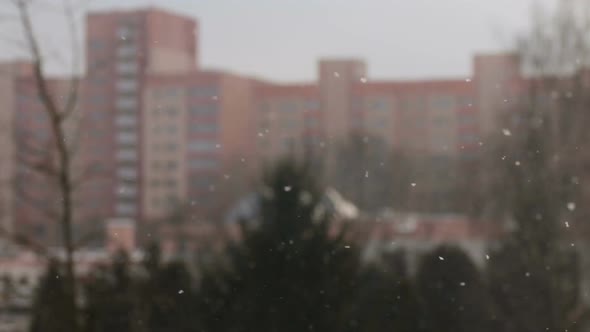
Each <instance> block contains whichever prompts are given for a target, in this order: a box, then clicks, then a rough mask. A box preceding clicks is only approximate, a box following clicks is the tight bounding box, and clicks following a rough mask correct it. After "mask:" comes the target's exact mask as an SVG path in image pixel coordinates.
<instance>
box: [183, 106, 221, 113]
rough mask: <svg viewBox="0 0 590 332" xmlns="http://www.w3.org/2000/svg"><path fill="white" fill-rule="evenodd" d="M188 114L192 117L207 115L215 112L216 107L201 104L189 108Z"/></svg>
mask: <svg viewBox="0 0 590 332" xmlns="http://www.w3.org/2000/svg"><path fill="white" fill-rule="evenodd" d="M189 112H190V113H191V114H192V115H208V114H214V113H216V112H217V105H214V104H203V105H194V106H191V108H190V110H189Z"/></svg>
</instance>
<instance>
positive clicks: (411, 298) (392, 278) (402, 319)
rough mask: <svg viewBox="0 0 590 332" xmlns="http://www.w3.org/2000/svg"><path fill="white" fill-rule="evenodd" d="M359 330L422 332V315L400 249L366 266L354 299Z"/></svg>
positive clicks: (365, 331) (367, 331)
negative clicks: (382, 259) (383, 259)
mask: <svg viewBox="0 0 590 332" xmlns="http://www.w3.org/2000/svg"><path fill="white" fill-rule="evenodd" d="M355 303H356V306H357V309H356V314H357V315H358V319H359V326H360V331H364V332H377V331H397V332H418V331H422V330H423V328H422V325H423V317H421V316H422V311H421V310H420V307H419V303H418V298H417V295H416V292H415V287H414V284H413V282H412V280H411V277H410V276H409V275H408V273H407V267H406V263H405V258H404V252H403V251H401V250H400V251H397V252H395V253H394V254H393V255H391V256H389V255H388V257H387V259H386V260H385V261H383V262H380V263H376V264H373V265H370V266H368V267H367V268H366V269H365V270H364V271H363V274H362V277H361V280H360V289H359V294H358V300H357V301H355Z"/></svg>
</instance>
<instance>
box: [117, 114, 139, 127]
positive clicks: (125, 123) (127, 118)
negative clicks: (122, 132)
mask: <svg viewBox="0 0 590 332" xmlns="http://www.w3.org/2000/svg"><path fill="white" fill-rule="evenodd" d="M115 123H116V124H117V126H121V127H132V126H135V125H136V124H137V119H136V118H135V116H133V115H126V114H123V115H118V116H117V119H116V120H115Z"/></svg>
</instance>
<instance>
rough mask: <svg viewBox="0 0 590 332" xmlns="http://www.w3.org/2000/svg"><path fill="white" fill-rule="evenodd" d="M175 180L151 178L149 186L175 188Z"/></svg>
mask: <svg viewBox="0 0 590 332" xmlns="http://www.w3.org/2000/svg"><path fill="white" fill-rule="evenodd" d="M176 185H177V181H176V180H175V179H153V180H151V181H150V186H152V187H154V188H160V187H163V188H171V189H174V188H176Z"/></svg>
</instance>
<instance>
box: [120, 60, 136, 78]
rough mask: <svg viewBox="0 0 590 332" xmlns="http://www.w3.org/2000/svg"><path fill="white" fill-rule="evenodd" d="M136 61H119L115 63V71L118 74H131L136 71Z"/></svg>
mask: <svg viewBox="0 0 590 332" xmlns="http://www.w3.org/2000/svg"><path fill="white" fill-rule="evenodd" d="M137 70H138V68H137V63H136V62H132V61H130V62H119V63H117V71H118V72H119V74H127V75H132V74H136V73H137Z"/></svg>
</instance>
